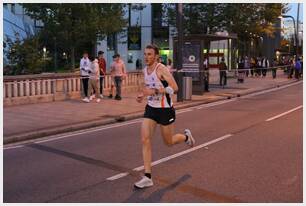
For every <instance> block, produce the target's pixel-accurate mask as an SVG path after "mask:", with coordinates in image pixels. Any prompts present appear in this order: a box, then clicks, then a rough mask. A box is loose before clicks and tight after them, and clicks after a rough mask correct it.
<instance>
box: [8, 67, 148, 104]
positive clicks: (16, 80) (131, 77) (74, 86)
mask: <svg viewBox="0 0 306 206" xmlns="http://www.w3.org/2000/svg"><path fill="white" fill-rule="evenodd" d="M111 84H112V80H111V76H110V74H107V75H106V76H105V78H104V81H103V91H104V92H106V93H108V91H109V90H110V89H111ZM142 84H143V73H142V72H129V73H128V75H127V77H126V78H125V79H124V80H123V82H122V91H123V92H131V91H138V90H139V89H140V86H141V85H142ZM81 96H82V84H81V78H80V76H79V75H78V74H74V73H71V74H41V75H22V76H4V81H3V100H4V102H3V103H4V106H11V105H19V104H30V103H39V102H51V101H60V100H67V99H79V98H81Z"/></svg>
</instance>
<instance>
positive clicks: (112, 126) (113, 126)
mask: <svg viewBox="0 0 306 206" xmlns="http://www.w3.org/2000/svg"><path fill="white" fill-rule="evenodd" d="M141 121H142V120H137V121H131V122H126V123H120V124H118V125H117V124H116V125H111V126H106V127H103V128H98V129H94V130H90V131H84V132H79V133H76V134H68V135H64V136H60V137H57V138H53V139H47V140H41V141H37V142H34V143H36V144H38V143H43V142H50V141H53V140H59V139H63V138H66V137H70V136H75V135H80V134H86V133H88V132H96V131H102V130H106V129H112V128H116V127H121V126H125V125H130V124H135V123H139V122H141Z"/></svg>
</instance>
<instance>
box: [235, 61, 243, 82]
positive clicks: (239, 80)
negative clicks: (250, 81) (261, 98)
mask: <svg viewBox="0 0 306 206" xmlns="http://www.w3.org/2000/svg"><path fill="white" fill-rule="evenodd" d="M244 74H245V70H244V62H243V60H242V59H241V60H240V61H239V63H238V78H237V83H243V82H244Z"/></svg>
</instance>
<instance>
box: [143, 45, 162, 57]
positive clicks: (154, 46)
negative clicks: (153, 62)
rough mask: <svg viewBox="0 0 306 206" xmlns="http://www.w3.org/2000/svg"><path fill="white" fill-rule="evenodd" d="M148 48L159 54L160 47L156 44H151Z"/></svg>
mask: <svg viewBox="0 0 306 206" xmlns="http://www.w3.org/2000/svg"><path fill="white" fill-rule="evenodd" d="M146 49H153V50H154V53H155V54H156V55H159V48H158V47H157V46H156V45H154V44H149V45H147V46H146Z"/></svg>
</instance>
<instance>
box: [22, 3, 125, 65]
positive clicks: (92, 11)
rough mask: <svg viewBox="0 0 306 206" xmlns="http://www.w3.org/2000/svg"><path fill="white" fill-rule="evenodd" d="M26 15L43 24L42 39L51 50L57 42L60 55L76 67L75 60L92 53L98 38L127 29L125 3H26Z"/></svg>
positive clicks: (101, 38)
mask: <svg viewBox="0 0 306 206" xmlns="http://www.w3.org/2000/svg"><path fill="white" fill-rule="evenodd" d="M23 6H24V8H25V11H26V13H27V14H28V15H29V16H31V17H32V18H33V19H36V20H41V21H42V22H43V24H44V26H43V28H42V30H41V39H42V41H43V42H44V44H45V45H46V46H47V48H50V50H54V49H51V48H53V47H54V44H55V42H56V45H57V48H58V50H59V53H62V52H65V53H67V56H69V57H70V60H71V67H72V68H75V58H76V57H77V58H79V57H81V55H82V52H83V51H84V50H87V51H88V52H89V53H92V55H94V54H93V52H91V51H92V50H93V48H94V47H95V44H96V41H97V38H99V39H100V40H103V39H104V38H105V37H106V36H107V35H109V34H113V33H116V32H120V31H121V30H122V28H123V27H124V26H126V20H125V19H124V18H123V15H124V10H123V8H124V6H125V5H124V4H101V3H99V4H98V3H90V4H85V3H78V4H77V3H75V4H71V3H60V4H52V3H46V4H23Z"/></svg>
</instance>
